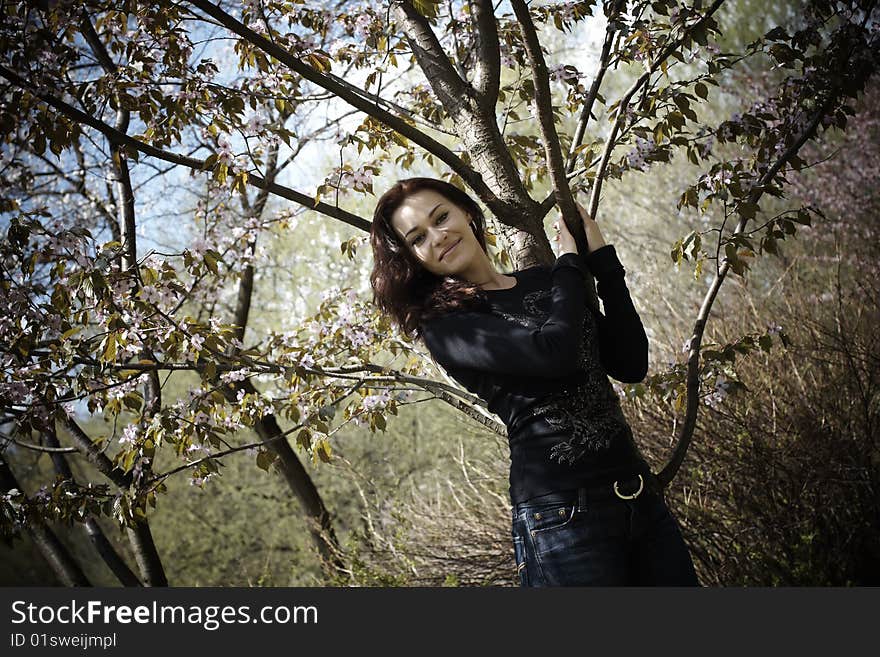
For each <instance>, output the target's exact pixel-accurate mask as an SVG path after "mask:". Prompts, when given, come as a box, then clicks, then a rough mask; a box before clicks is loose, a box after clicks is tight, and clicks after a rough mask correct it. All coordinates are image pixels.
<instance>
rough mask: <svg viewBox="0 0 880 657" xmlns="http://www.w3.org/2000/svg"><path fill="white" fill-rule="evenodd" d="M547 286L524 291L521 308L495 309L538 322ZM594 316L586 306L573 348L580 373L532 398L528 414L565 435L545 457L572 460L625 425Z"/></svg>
mask: <svg viewBox="0 0 880 657" xmlns="http://www.w3.org/2000/svg"><path fill="white" fill-rule="evenodd" d="M551 297H552V292H551V291H549V290H538V291H535V292H529V293H528V294H526V295H525V296H524V297H523V310H524V311H525V314H518V313H508V312H505V311H502V310H500V309H497V308H496V309H494V312H495V313H496V314H498V315H500V316H501V317H504V318H505V319H508V320H510V321H513V322H516V323H517V324H520V325H521V326H525V327H527V328H535V329H537V328H539V327H540V326H541V325H542V324H543V323H544V322H546V321H547V318H548V317H549V316H550V306H549V303H548V301H550V300H551ZM597 331H598V327H597V325H596V320H595V318H594V317H593V313H592V311H591V310H590V309H589V308H587V309H586V310H585V315H584V330H583V334H582V338H581V341H580V344H579V346H580V348H579V349H578V355H577V357H578V362H579V364H580V366H581V368H582V369H583V370H584V376H583V379H582V380H581V382H580V383H578V384H577V385H569V386H566V387H565V388H562V389H561V390H559V391H557V392H553V393H550V394H548V395H547V396H545V397H544V398H543V399H541V400H539V401H538V402H536V403H535V404H534V406H533V407H532V409H531V412H532V415H533V416H535V415H540V416H541V417H542V418H543V419H544V420H545V421H546V422H548V423H549V424H550V425H551V426H553V427H554V428H555V429H557V430H559V431H560V432H563V433H566V434H568V435H569V436H570V438H569V439H568V440H563V441H561V442H559V443H557V444H556V445H554V446H553V448H552V450H551V453H550V457H551V458H553V459H554V460H556V461H559V462H561V463H568V464H572V463H574V462H576V461H578V460H579V459H580V458H582V457H583V456H584V455H585V454H587V453H588V452H598V451H602V450H605V449H607V448H608V447H610V445H611V441H612V439H613V438H614V437H615V436H616V435H617V434H619V433H620V432H621V431H622V430H623V429H627V428H628V427H629V425H628V424H627V421H626V418H625V417H624V415H623V411H622V410H621V408H620V400H619V399H618V397H617V393H615V392H614V388H613V387H612V386H611V382H610V381H609V380H608V377H607V375H606V373H605V370H604V368H603V367H602V362H601V356H600V352H599V337H598V332H597Z"/></svg>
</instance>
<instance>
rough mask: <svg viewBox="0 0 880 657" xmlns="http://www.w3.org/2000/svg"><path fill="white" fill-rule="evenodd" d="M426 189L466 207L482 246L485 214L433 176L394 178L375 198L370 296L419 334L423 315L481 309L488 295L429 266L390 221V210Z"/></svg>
mask: <svg viewBox="0 0 880 657" xmlns="http://www.w3.org/2000/svg"><path fill="white" fill-rule="evenodd" d="M423 189H430V190H433V191H435V192H437V193H438V194H441V195H442V196H444V197H445V198H446V199H447V200H448V201H450V202H451V203H454V204H455V205H457V206H458V207H459V208H461V209H462V210H464V211H465V212H467V214H468V215H470V218H471V229H472V230H473V231H474V234H475V235H476V236H477V241H478V242H479V243H480V247H481V248H482V249H483V251H484V252H486V253H488V251H487V248H486V237H485V226H486V218H485V217H484V216H483V211H482V210H481V209H480V206H479V205H477V203H476V202H475V201H474V200H473V199H472V198H471V197H470V196H468V195H467V194H466V193H465V192H463V191H462V190H460V189H459V188H458V187H455V186H454V185H452V184H450V183H448V182H446V181H444V180H437V179H436V178H406V179H403V180H398V181H397V182H396V183H395V184H394V186H393V187H391V188H390V189H389V190H388V191H386V192H385V193H384V194H382V196H381V197H380V198H379V201H378V202H377V203H376V209H375V211H374V212H373V225H372V228H371V229H370V245H371V246H372V247H373V271H372V273H371V274H370V285H371V286H372V288H373V301H374V303H375V304H376V305H377V306H378V307H379V309H380V310H382V311H383V312H384V313H386V314H388V315H389V316H390V317H391V319H392V320H393V321H394V322H395V323H396V324H397V326H398V327H400V330H401V331H402V332H403V333H404V334H406V335H407V336H411V335H412V334H416V335H417V336H418V335H420V334H421V332H420V328H419V325H420V324H421V322H422V321H423V320H425V319H429V318H431V317H436V316H439V315H445V314H446V313H449V312H452V311H454V310H465V309H485V308H486V307H487V305H488V300H487V297H486V294H485V292H483V290H482V289H481V288H480V287H478V286H476V285H474V284H472V283H469V282H468V281H465V280H462V279H460V278H457V277H455V276H438V275H436V274H433V273H431V272H429V271H428V270H427V269H425V268H424V266H423V265H422V264H421V263H420V262H419V261H418V260H417V259H416V257H415V256H414V255H413V254H412V253H411V252H410V250H409V249H408V248H407V246H406V244H405V243H404V241H403V240H402V239H401V238H400V236H398V234H397V232H396V231H395V230H394V227H393V226H392V225H391V216H392V215H393V214H394V212H395V211H396V210H397V208H398V207H400V205H401V203H403V201H404V200H405V199H406V198H407V197H408V196H409V195H410V194H414V193H415V192H418V191H421V190H423Z"/></svg>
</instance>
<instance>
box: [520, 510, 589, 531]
mask: <svg viewBox="0 0 880 657" xmlns="http://www.w3.org/2000/svg"><path fill="white" fill-rule="evenodd" d="M577 513H578V508H577V505H576V504H554V505H550V506H542V507H532V508H529V509H528V511H527V515H526V526H527V528H528V530H529V533H530V534H531V536H532V538H535V537H536V536H537V535H538V534H541V533H544V532H550V531H553V530H555V529H562V528H563V527H566V526H568V525H569V524H571V522H572V521H573V520H574V519H575V517H576V515H577Z"/></svg>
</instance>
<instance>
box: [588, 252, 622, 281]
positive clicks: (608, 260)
mask: <svg viewBox="0 0 880 657" xmlns="http://www.w3.org/2000/svg"><path fill="white" fill-rule="evenodd" d="M584 263H585V264H586V266H587V267H588V268H589V270H590V272H591V273H592V274H593V276H595V277H596V278H606V277H608V276H609V275H612V274H623V273H624V271H625V270H624V268H623V265H622V264H621V262H620V259H619V258H618V257H617V251H615V249H614V245H613V244H606V245H605V246H601V247H599V248H598V249H596V250H595V251H593V252H592V253H588V254H587V255H586V256H584Z"/></svg>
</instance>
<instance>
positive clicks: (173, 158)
mask: <svg viewBox="0 0 880 657" xmlns="http://www.w3.org/2000/svg"><path fill="white" fill-rule="evenodd" d="M0 76H3V77H4V78H6V79H7V80H9V81H10V82H12V83H13V84H15V85H16V86H18V87H20V88H21V89H24V90H25V91H27V92H28V93H31V94H33V95H34V96H35V97H37V98H39V99H40V100H42V101H43V102H45V103H46V104H48V105H49V106H51V107H53V108H54V109H56V110H57V111H59V112H61V113H62V114H64V115H65V116H67V117H69V118H71V119H73V120H75V121H77V122H79V123H81V124H83V125H87V126H89V127H90V128H94V129H95V130H97V131H98V132H100V133H101V134H103V135H104V136H105V137H106V138H107V139H108V140H110V141H111V143H113V142H116V143H120V144H122V145H125V146H128V147H130V148H132V149H134V150H137V151H140V152H141V153H144V154H145V155H149V156H150V157H155V158H157V159H160V160H164V161H166V162H171V163H173V164H179V165H181V166H185V167H188V168H190V169H193V170H195V171H204V170H205V161H204V160H199V159H196V158H192V157H187V156H185V155H178V154H177V153H171V152H168V151H163V150H162V149H160V148H156V147H155V146H151V145H150V144H145V143H144V142H142V141H138V140H137V139H135V138H134V137H131V136H129V135H126V134H124V133H121V132H119V131H118V130H116V129H115V128H113V127H112V126H109V125H107V124H106V123H104V122H103V121H101V120H99V119H96V118H95V117H93V116H89V115H88V114H86V113H85V112H83V111H81V110H79V109H77V108H76V107H73V106H72V105H70V104H69V103H66V102H65V101H63V100H61V99H60V98H57V97H55V96H53V95H52V94H49V93H47V92H44V91H38V90H36V89H35V88H34V87H33V85H31V84H30V83H29V82H28V81H27V80H25V79H24V78H22V77H21V76H19V75H18V74H17V73H15V72H13V71H11V70H10V69H8V68H7V67H6V66H3V65H2V64H0ZM247 182H248V184H249V185H253V186H254V187H257V188H259V189H263V188H265V189H267V190H268V191H269V192H270V193H272V194H275V195H276V196H280V197H282V198H286V199H287V200H289V201H293V202H295V203H298V204H300V205H303V206H305V207H307V208H309V209H310V210H315V211H316V212H321V213H322V214H325V215H327V216H328V217H332V218H333V219H338V220H339V221H341V222H343V223H346V224H348V225H349V226H353V227H355V228H359V229H360V230H363V231H366V232H369V231H370V222H369V221H368V220H367V219H363V218H361V217H359V216H357V215H355V214H352V213H350V212H346V211H345V210H343V209H341V208H338V207H335V206H332V205H329V204H327V203H324V202H319V203H317V204H315V201H314V198H312V197H311V196H308V195H307V194H303V193H302V192H297V191H295V190H293V189H290V188H288V187H284V186H282V185H279V184H278V183H274V182H273V183H269V182H267V181H266V180H265V179H264V178H262V177H260V176H258V175H256V174H250V173H249V174H248V180H247Z"/></svg>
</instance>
